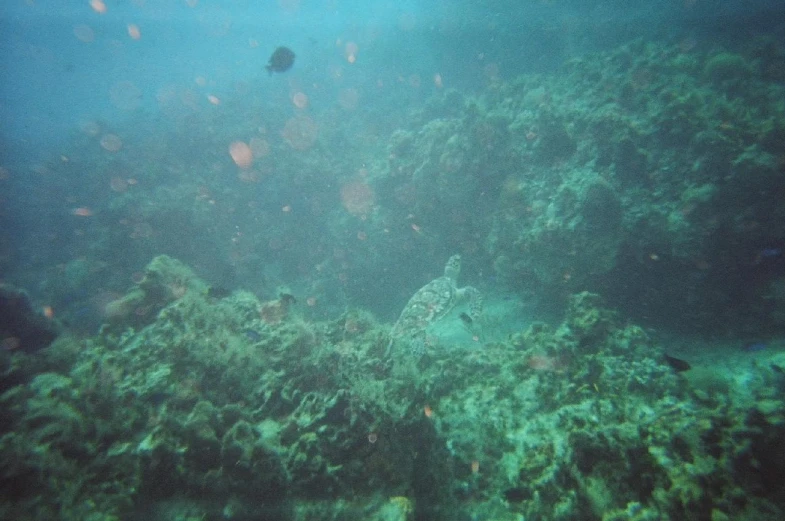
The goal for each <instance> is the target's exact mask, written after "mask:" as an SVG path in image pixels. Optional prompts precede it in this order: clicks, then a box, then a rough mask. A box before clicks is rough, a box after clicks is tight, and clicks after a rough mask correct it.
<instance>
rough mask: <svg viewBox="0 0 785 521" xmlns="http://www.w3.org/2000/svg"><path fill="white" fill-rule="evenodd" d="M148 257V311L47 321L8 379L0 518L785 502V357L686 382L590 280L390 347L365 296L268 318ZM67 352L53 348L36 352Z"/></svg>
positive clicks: (643, 511) (433, 512)
mask: <svg viewBox="0 0 785 521" xmlns="http://www.w3.org/2000/svg"><path fill="white" fill-rule="evenodd" d="M145 273H146V274H147V275H146V277H145V279H144V280H141V281H140V282H139V285H138V287H135V288H132V289H131V290H129V295H133V294H137V293H138V292H142V293H144V295H147V296H149V298H151V299H153V300H151V302H152V301H154V302H155V303H156V310H157V313H155V314H154V316H153V317H152V318H151V319H150V320H149V321H147V322H146V323H144V324H140V323H139V322H137V319H136V317H135V316H133V315H126V316H125V320H126V323H125V324H123V323H122V321H120V322H117V323H115V324H114V325H113V326H112V327H107V328H104V330H103V331H102V332H101V334H99V335H98V336H96V337H95V338H92V339H89V340H84V341H78V340H76V339H72V338H61V339H60V340H58V341H57V342H56V343H55V344H54V345H53V346H52V347H51V348H50V349H49V350H47V351H45V352H44V359H42V360H40V361H39V362H38V366H39V367H40V369H39V370H38V371H36V370H33V371H32V373H31V378H30V380H29V383H28V384H26V385H17V386H13V387H12V388H10V389H9V390H7V391H6V392H5V393H3V394H2V396H1V397H0V400H1V401H2V403H3V411H4V412H3V423H2V425H3V431H2V436H1V437H0V461H1V462H2V464H1V465H0V468H1V469H2V475H0V484H1V485H2V486H1V487H0V490H2V494H3V497H2V499H3V501H2V506H0V517H3V518H9V519H10V518H14V519H31V520H33V519H51V518H53V517H57V518H58V519H65V520H68V519H96V520H97V519H105V520H114V519H129V518H130V516H133V515H139V514H140V512H142V511H146V512H148V514H149V515H150V516H151V517H149V518H150V519H156V518H161V519H163V518H171V517H166V516H173V515H175V514H174V512H177V514H176V515H178V516H184V517H183V518H189V519H196V518H203V519H225V518H230V519H248V520H250V519H261V518H263V519H293V520H297V519H309V520H318V519H325V520H327V519H336V518H340V519H373V520H378V521H392V520H395V521H411V520H412V519H433V520H438V519H445V520H447V519H458V518H460V516H480V517H483V518H488V519H509V520H512V519H521V518H537V517H548V518H549V519H576V518H578V517H580V518H581V519H588V520H598V521H599V520H615V519H686V520H689V519H695V520H700V519H709V518H714V519H717V518H721V517H723V516H727V517H728V518H736V519H739V518H743V517H744V516H753V517H754V516H757V517H756V518H757V519H776V518H778V516H779V514H777V515H775V514H774V513H775V512H779V513H780V514H781V509H782V508H783V505H782V504H781V501H780V499H781V497H782V496H781V480H779V481H778V480H776V479H775V478H776V476H781V475H783V472H785V471H783V469H782V466H781V461H780V460H779V459H778V458H769V457H766V455H767V454H772V453H773V452H775V451H776V450H777V449H776V443H777V439H778V437H779V436H781V435H782V434H783V433H782V432H781V431H782V418H783V414H784V413H783V410H785V404H783V401H782V399H781V393H778V392H777V391H776V390H777V389H781V388H782V386H783V383H782V382H779V383H778V380H777V379H778V378H779V379H782V374H781V369H780V370H779V372H777V371H776V370H774V369H771V370H768V371H766V372H765V375H763V374H762V376H761V378H760V379H759V382H758V383H756V384H750V383H749V382H747V384H746V385H747V393H746V395H745V396H746V397H745V399H744V400H732V399H730V397H732V395H733V393H727V394H723V393H718V392H717V387H716V386H713V385H712V384H705V383H704V384H700V385H698V384H696V385H695V392H693V391H692V390H691V384H690V382H689V381H688V380H687V379H685V377H684V376H683V375H682V374H681V373H676V372H674V371H673V370H672V368H671V367H670V366H669V365H668V364H666V363H665V361H664V359H663V356H662V351H661V349H660V348H659V347H658V346H657V345H656V343H655V342H653V341H652V340H651V339H650V338H649V336H648V335H647V334H646V333H645V332H644V331H643V330H642V329H641V328H639V327H637V326H634V325H624V324H623V323H622V322H621V320H620V319H619V318H618V315H617V314H616V313H614V312H612V311H610V310H608V309H606V308H605V307H604V304H603V302H602V299H601V298H600V297H598V296H597V295H594V294H590V293H580V294H576V295H574V296H572V297H570V299H569V306H568V310H567V313H566V317H565V319H564V321H563V323H562V324H561V325H560V326H558V327H557V328H555V329H554V328H552V327H550V326H547V325H545V324H533V325H532V326H530V327H529V328H528V329H526V330H525V331H521V332H519V333H516V334H513V335H511V336H510V337H509V338H508V339H506V340H504V341H498V342H492V343H486V344H484V345H476V346H470V347H466V346H458V345H450V344H447V343H440V344H437V345H435V346H433V347H432V349H429V351H428V352H427V354H425V355H424V356H423V357H421V358H416V359H415V358H412V357H411V356H409V354H408V353H403V352H398V351H393V352H392V353H390V356H389V358H388V357H386V355H385V352H386V346H387V342H388V338H389V337H388V335H389V329H388V328H386V327H384V326H380V325H379V324H377V323H376V322H375V321H374V319H373V317H372V316H370V315H369V314H367V313H366V312H363V311H352V310H350V311H347V312H346V313H345V314H343V315H342V316H341V317H339V318H337V319H334V320H332V321H326V322H312V321H308V320H305V319H303V318H302V317H301V316H299V311H298V310H297V309H296V308H294V309H292V310H290V313H288V314H287V315H286V316H284V317H282V319H281V320H280V321H276V322H268V321H265V320H263V319H262V316H261V315H260V310H261V309H262V307H263V304H262V303H261V302H259V300H258V299H257V298H256V297H255V296H253V295H251V294H250V293H247V292H242V291H235V292H233V293H232V294H231V295H229V296H227V297H225V298H222V299H215V298H211V297H210V296H209V295H208V293H207V292H206V291H201V290H199V288H203V287H206V286H205V285H204V283H203V282H201V281H200V280H198V279H197V278H195V277H194V276H193V275H192V274H191V273H190V271H189V270H188V269H187V267H185V266H183V265H182V264H181V263H179V262H177V261H175V260H173V259H170V258H156V259H155V260H154V261H153V262H151V264H150V265H149V266H148V267H147V269H146V272H145ZM175 280H176V281H179V282H178V286H177V287H178V288H180V285H179V284H182V285H183V287H186V288H189V289H188V290H187V291H184V292H182V291H180V290H179V289H178V291H177V292H176V296H177V298H174V296H173V295H172V293H171V287H170V286H171V283H172V281H175ZM190 288H193V290H192V289H190ZM152 296H155V297H154V298H153V297H152ZM145 302H147V301H145ZM123 326H124V327H123ZM75 344H76V345H75ZM66 351H67V352H70V353H73V354H72V355H71V358H70V363H69V364H67V365H66V366H63V365H61V366H59V367H57V368H56V369H53V368H51V367H50V366H49V365H47V363H46V362H45V358H46V357H53V358H55V359H58V360H65V359H68V358H67V357H63V355H62V353H63V352H66ZM15 356H17V357H29V356H30V355H27V354H25V353H16V354H15ZM778 363H782V362H781V361H780V360H779V359H772V367H781V366H777V365H776V364H778ZM33 367H35V365H33ZM764 376H765V377H764ZM696 382H697V380H696ZM491 383H492V384H491ZM725 385H726V387H727V386H728V385H729V384H725ZM778 386H779V387H778ZM701 389H702V390H701ZM764 512H769V513H764Z"/></svg>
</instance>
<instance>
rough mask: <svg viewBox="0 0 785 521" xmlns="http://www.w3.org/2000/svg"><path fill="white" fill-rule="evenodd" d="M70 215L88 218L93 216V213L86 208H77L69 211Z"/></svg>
mask: <svg viewBox="0 0 785 521" xmlns="http://www.w3.org/2000/svg"><path fill="white" fill-rule="evenodd" d="M71 214H72V215H76V216H77V217H90V216H91V215H93V211H92V210H90V208H87V207H86V206H80V207H79V208H74V209H73V210H71Z"/></svg>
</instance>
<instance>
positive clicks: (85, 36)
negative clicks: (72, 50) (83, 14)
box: [74, 24, 95, 43]
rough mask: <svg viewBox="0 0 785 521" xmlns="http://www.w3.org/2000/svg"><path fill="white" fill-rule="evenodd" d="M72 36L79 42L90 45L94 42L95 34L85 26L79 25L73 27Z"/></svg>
mask: <svg viewBox="0 0 785 521" xmlns="http://www.w3.org/2000/svg"><path fill="white" fill-rule="evenodd" d="M74 35H75V36H76V37H77V39H79V41H82V42H85V43H90V42H92V41H93V40H95V32H94V31H93V30H92V29H91V28H90V27H89V26H87V25H85V24H79V25H75V26H74Z"/></svg>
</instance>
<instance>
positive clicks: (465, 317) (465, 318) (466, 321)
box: [458, 312, 474, 326]
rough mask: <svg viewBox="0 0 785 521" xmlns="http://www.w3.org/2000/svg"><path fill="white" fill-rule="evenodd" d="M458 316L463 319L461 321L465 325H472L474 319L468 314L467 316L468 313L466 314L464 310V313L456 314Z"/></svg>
mask: <svg viewBox="0 0 785 521" xmlns="http://www.w3.org/2000/svg"><path fill="white" fill-rule="evenodd" d="M458 317H459V318H460V319H461V320H463V323H464V324H466V325H467V326H471V325H472V322H474V321H473V320H472V317H470V316H469V315H468V314H466V313H465V312H464V313H461V314H460V315H458Z"/></svg>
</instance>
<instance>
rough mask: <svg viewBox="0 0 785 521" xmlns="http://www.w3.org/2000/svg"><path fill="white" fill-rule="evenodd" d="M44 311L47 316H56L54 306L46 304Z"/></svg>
mask: <svg viewBox="0 0 785 521" xmlns="http://www.w3.org/2000/svg"><path fill="white" fill-rule="evenodd" d="M42 311H43V313H44V316H45V317H46V318H52V317H54V316H55V310H54V309H52V306H44V308H43V309H42Z"/></svg>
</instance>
